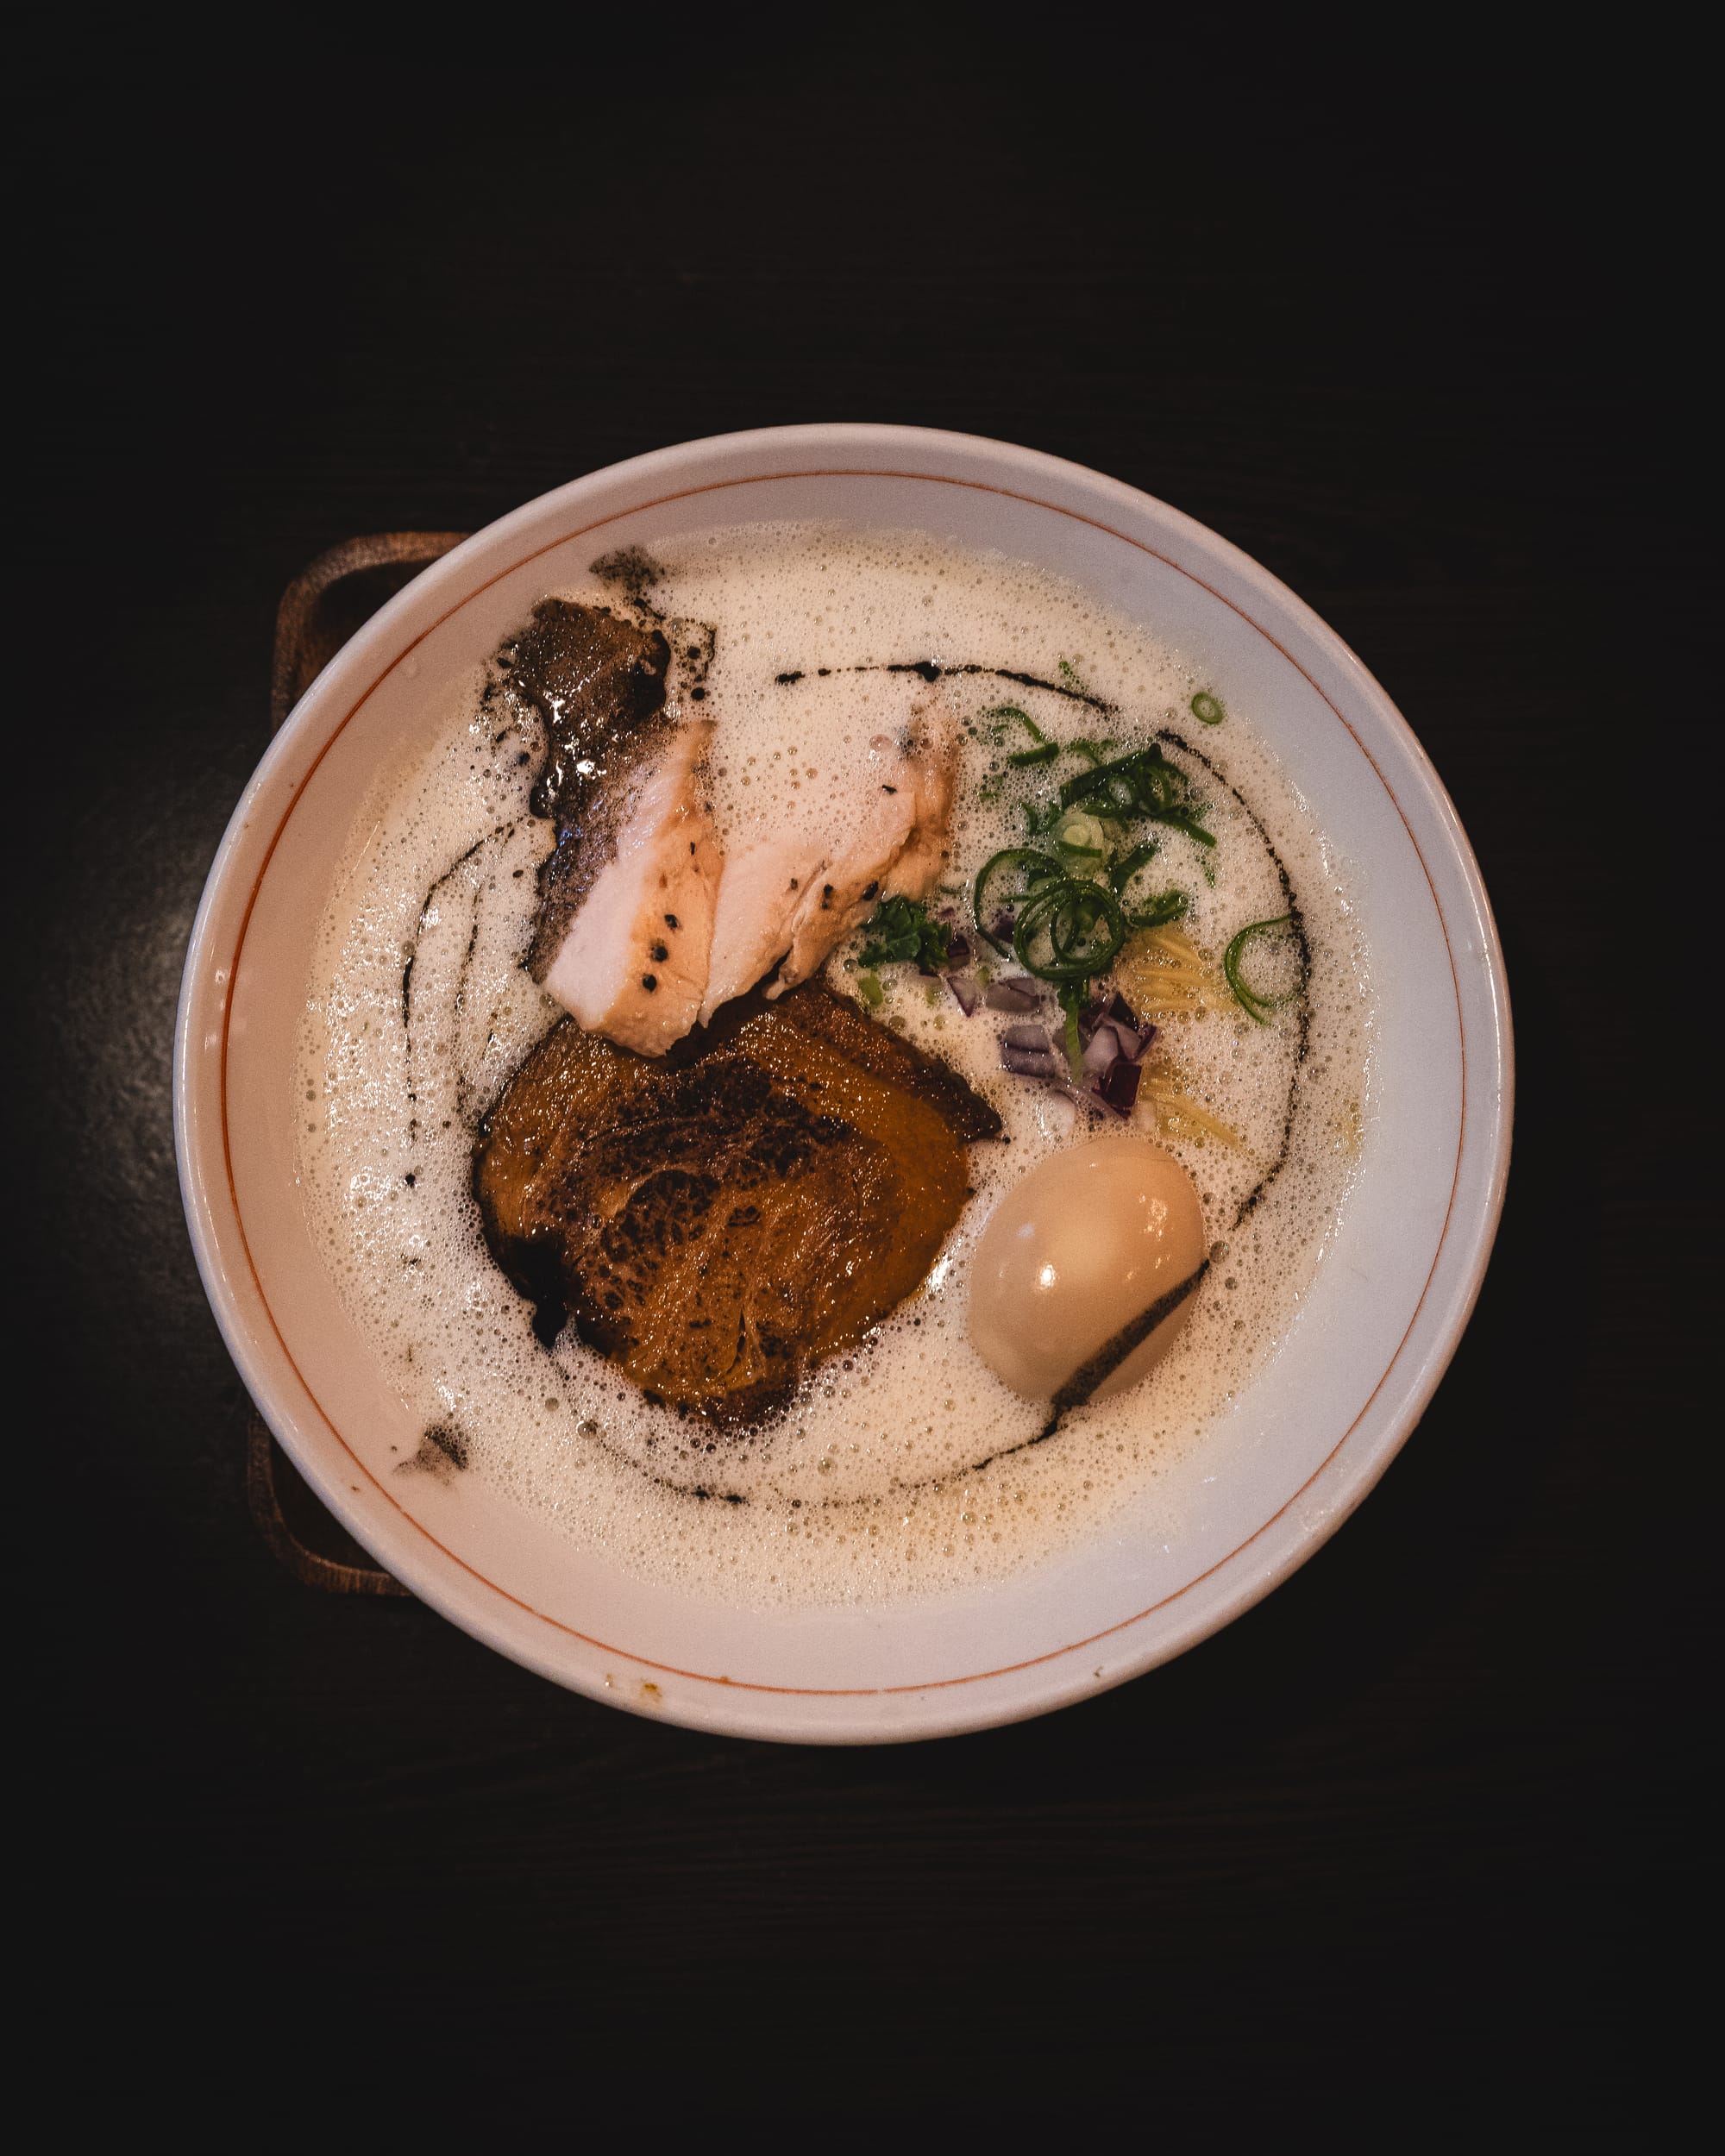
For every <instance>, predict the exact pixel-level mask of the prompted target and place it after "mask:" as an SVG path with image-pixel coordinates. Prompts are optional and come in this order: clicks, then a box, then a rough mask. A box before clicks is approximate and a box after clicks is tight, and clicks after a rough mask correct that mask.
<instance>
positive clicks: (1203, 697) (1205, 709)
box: [1192, 689, 1228, 726]
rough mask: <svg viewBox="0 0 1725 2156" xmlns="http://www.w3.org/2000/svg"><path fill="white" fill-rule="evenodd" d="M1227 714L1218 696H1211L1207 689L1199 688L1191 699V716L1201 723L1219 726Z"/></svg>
mask: <svg viewBox="0 0 1725 2156" xmlns="http://www.w3.org/2000/svg"><path fill="white" fill-rule="evenodd" d="M1227 715H1228V714H1227V710H1226V706H1225V705H1224V704H1223V702H1222V700H1221V699H1220V697H1219V696H1212V695H1211V693H1210V692H1209V691H1208V689H1200V690H1199V692H1198V693H1197V694H1196V695H1195V697H1194V698H1193V699H1192V716H1193V718H1195V719H1197V720H1198V721H1199V722H1200V724H1202V725H1205V726H1220V724H1221V723H1222V721H1223V720H1224V719H1225V718H1226V717H1227Z"/></svg>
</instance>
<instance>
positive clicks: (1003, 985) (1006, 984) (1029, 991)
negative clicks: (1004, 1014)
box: [984, 975, 1042, 1012]
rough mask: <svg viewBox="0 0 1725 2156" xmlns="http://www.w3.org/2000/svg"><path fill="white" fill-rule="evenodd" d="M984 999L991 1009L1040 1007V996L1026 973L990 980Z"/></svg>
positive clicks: (1004, 1009) (1020, 1009) (1016, 1009)
mask: <svg viewBox="0 0 1725 2156" xmlns="http://www.w3.org/2000/svg"><path fill="white" fill-rule="evenodd" d="M984 1000H985V1001H986V1002H987V1004H988V1008H989V1009H990V1010H991V1011H1013V1012H1026V1011H1039V1010H1040V1009H1041V1008H1042V998H1041V996H1040V995H1039V994H1038V993H1037V992H1036V990H1035V987H1033V985H1032V983H1031V981H1030V980H1029V976H1028V975H1013V977H1012V978H1011V979H1010V980H1007V981H990V982H989V983H988V993H987V995H986V997H985V999H984Z"/></svg>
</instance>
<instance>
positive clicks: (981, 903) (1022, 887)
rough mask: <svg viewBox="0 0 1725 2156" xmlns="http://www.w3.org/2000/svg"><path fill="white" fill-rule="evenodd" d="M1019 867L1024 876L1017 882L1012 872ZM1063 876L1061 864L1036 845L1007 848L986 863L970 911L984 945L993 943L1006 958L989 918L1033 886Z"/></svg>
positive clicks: (976, 885) (976, 882)
mask: <svg viewBox="0 0 1725 2156" xmlns="http://www.w3.org/2000/svg"><path fill="white" fill-rule="evenodd" d="M1020 866H1021V867H1022V868H1023V870H1024V873H1023V874H1022V875H1021V876H1019V878H1018V879H1017V881H1016V882H1014V881H1012V880H1011V872H1012V871H1013V869H1014V868H1019V867H1020ZM1060 874H1062V870H1061V867H1060V863H1059V862H1057V861H1056V860H1054V859H1053V858H1052V857H1051V856H1050V855H1048V854H1045V853H1044V852H1043V851H1042V849H1040V848H1039V847H1037V846H1007V847H1004V848H1003V849H1001V850H1000V852H999V853H997V854H994V855H992V856H990V857H989V859H988V860H987V861H985V862H983V863H982V867H981V868H980V869H978V870H977V872H976V881H975V884H974V885H973V886H972V887H971V891H970V911H971V912H972V913H973V914H974V915H975V920H976V932H977V934H978V935H979V936H981V937H982V940H983V942H984V943H988V944H992V945H993V947H994V950H997V951H999V952H1000V956H1001V957H1002V958H1004V957H1005V956H1007V945H1006V944H1005V943H1001V941H1000V938H999V937H997V936H995V935H994V934H993V933H992V932H991V931H990V930H989V927H988V920H989V917H990V916H991V915H992V914H993V913H994V911H995V909H996V908H997V907H1000V906H1007V905H1010V904H1012V903H1013V902H1014V901H1015V900H1016V899H1019V898H1021V897H1022V896H1023V895H1024V893H1026V892H1027V891H1028V890H1029V889H1030V888H1031V887H1032V885H1033V884H1035V883H1038V882H1044V881H1046V880H1047V879H1048V878H1049V877H1050V876H1058V875H1060Z"/></svg>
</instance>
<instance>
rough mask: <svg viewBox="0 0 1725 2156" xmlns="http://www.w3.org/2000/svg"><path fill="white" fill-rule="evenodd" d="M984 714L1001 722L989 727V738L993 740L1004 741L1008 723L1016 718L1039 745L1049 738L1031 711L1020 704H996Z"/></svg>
mask: <svg viewBox="0 0 1725 2156" xmlns="http://www.w3.org/2000/svg"><path fill="white" fill-rule="evenodd" d="M982 716H983V718H994V719H999V720H1000V722H1001V724H999V725H998V726H991V727H990V728H989V729H988V735H989V738H990V739H991V740H993V741H1003V740H1004V739H1005V738H1006V731H1007V722H1009V721H1012V720H1016V721H1017V723H1018V724H1019V725H1020V726H1022V727H1023V728H1024V729H1025V730H1026V733H1028V734H1029V736H1030V737H1031V739H1032V741H1033V742H1035V743H1037V744H1038V747H1040V746H1041V745H1042V744H1043V743H1045V742H1046V741H1047V739H1048V736H1047V735H1046V734H1045V733H1044V732H1043V730H1042V729H1041V727H1040V726H1038V724H1037V723H1036V721H1035V720H1034V719H1033V718H1032V717H1031V715H1030V713H1029V712H1028V711H1026V710H1024V709H1023V708H1022V706H1021V705H1017V704H995V705H991V706H990V707H989V709H988V711H984V712H983V714H982Z"/></svg>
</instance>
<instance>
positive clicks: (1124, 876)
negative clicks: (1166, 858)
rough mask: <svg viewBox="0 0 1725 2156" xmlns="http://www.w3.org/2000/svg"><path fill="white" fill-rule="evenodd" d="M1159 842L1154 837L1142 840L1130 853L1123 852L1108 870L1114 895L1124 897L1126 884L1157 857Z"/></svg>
mask: <svg viewBox="0 0 1725 2156" xmlns="http://www.w3.org/2000/svg"><path fill="white" fill-rule="evenodd" d="M1156 853H1157V840H1155V839H1153V838H1146V839H1144V840H1142V841H1141V842H1140V843H1138V845H1136V846H1134V847H1133V848H1132V851H1131V852H1130V853H1129V854H1122V855H1121V856H1120V859H1119V860H1118V861H1117V862H1113V864H1112V866H1111V867H1110V868H1109V870H1108V881H1109V882H1110V883H1111V884H1112V885H1113V892H1114V896H1115V897H1116V898H1117V899H1123V898H1124V897H1125V896H1126V886H1127V884H1129V883H1130V882H1131V881H1132V878H1133V877H1134V876H1135V875H1136V874H1138V870H1139V869H1140V868H1143V867H1144V865H1145V862H1147V861H1153V860H1154V859H1155V858H1156Z"/></svg>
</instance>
